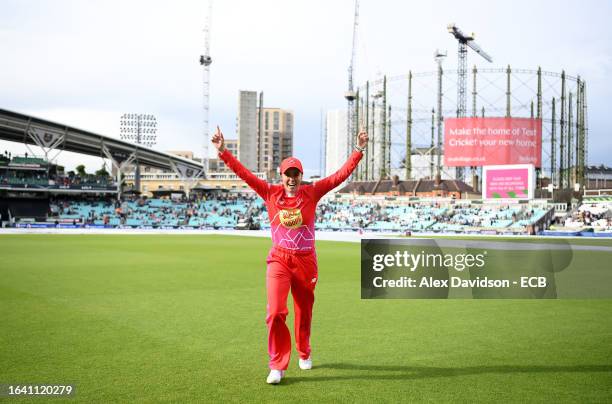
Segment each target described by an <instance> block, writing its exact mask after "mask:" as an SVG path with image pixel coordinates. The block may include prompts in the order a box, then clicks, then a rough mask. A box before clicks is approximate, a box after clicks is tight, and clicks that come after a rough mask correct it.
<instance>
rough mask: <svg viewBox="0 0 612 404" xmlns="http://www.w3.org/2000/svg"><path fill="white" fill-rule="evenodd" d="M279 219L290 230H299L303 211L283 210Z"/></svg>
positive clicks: (279, 214)
mask: <svg viewBox="0 0 612 404" xmlns="http://www.w3.org/2000/svg"><path fill="white" fill-rule="evenodd" d="M278 218H279V220H280V222H281V224H282V225H283V226H285V227H287V228H288V229H297V228H298V227H300V226H301V225H302V211H301V210H299V209H283V210H281V211H280V212H279V213H278Z"/></svg>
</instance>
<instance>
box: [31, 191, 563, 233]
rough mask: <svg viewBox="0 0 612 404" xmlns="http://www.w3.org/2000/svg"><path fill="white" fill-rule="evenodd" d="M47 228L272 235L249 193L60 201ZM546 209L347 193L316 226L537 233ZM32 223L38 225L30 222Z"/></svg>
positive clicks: (321, 209)
mask: <svg viewBox="0 0 612 404" xmlns="http://www.w3.org/2000/svg"><path fill="white" fill-rule="evenodd" d="M48 211H49V213H48V215H47V217H46V219H45V223H46V224H47V225H50V226H53V225H58V224H65V225H66V224H68V225H69V224H72V225H75V226H89V227H131V228H192V229H257V228H261V229H269V227H270V223H269V219H268V214H267V211H266V208H265V206H264V204H263V201H262V200H261V199H259V198H257V197H255V196H254V195H250V194H246V195H245V194H228V195H226V196H216V197H210V198H209V199H205V198H204V199H201V200H172V199H159V198H150V199H147V198H133V199H130V200H124V201H121V202H119V201H116V200H115V199H112V198H110V197H106V198H102V197H99V196H92V197H84V196H81V197H74V196H61V197H54V198H52V199H51V201H50V203H49V206H48ZM552 214H553V209H552V208H548V207H547V205H546V204H545V203H544V204H542V203H540V204H537V203H515V204H500V203H495V204H484V203H483V202H482V201H469V200H465V201H455V200H454V199H444V200H440V199H431V200H421V199H417V200H415V198H388V197H372V196H370V197H365V196H357V197H355V196H351V195H343V196H339V197H334V196H332V197H328V198H325V199H324V200H322V201H321V203H320V204H319V206H318V210H317V217H318V221H317V222H316V228H317V229H319V230H331V231H374V232H394V233H407V232H411V233H412V232H432V233H479V232H483V231H486V232H488V233H489V234H491V233H496V234H497V233H500V234H533V233H535V232H537V231H539V230H540V229H544V228H546V227H548V225H549V224H550V222H551V221H552ZM28 224H30V225H31V222H28Z"/></svg>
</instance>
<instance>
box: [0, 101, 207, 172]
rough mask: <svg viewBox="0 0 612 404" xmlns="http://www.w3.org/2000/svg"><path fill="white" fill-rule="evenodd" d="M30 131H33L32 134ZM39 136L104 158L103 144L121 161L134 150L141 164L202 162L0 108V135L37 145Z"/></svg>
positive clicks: (187, 166) (190, 165) (163, 165)
mask: <svg viewBox="0 0 612 404" xmlns="http://www.w3.org/2000/svg"><path fill="white" fill-rule="evenodd" d="M31 134H35V135H34V136H32V135H31ZM36 136H40V139H39V141H43V138H44V139H46V140H50V141H52V140H55V139H57V142H56V143H57V145H55V147H54V148H55V149H58V150H65V151H69V152H75V153H81V154H88V155H90V156H98V157H102V158H107V156H106V155H105V153H104V151H103V150H104V148H106V150H107V151H108V152H110V154H111V155H112V156H113V157H114V158H115V160H117V161H123V160H125V159H127V158H128V156H129V155H131V154H132V153H134V152H135V153H136V157H137V159H138V162H139V163H140V164H142V165H147V166H151V167H157V168H161V169H164V170H172V164H171V163H174V164H178V165H181V166H182V167H184V168H185V169H191V170H197V171H199V170H201V169H202V167H203V166H202V165H201V164H199V163H198V162H195V161H193V160H188V159H185V158H182V157H178V156H175V155H172V154H168V153H163V152H160V151H157V150H153V149H150V148H148V147H144V146H141V145H137V144H134V143H130V142H126V141H123V140H119V139H116V138H113V137H108V136H104V135H100V134H97V133H93V132H89V131H86V130H82V129H78V128H75V127H72V126H68V125H65V124H60V123H56V122H52V121H48V120H46V119H41V118H37V117H34V116H30V115H25V114H21V113H18V112H13V111H8V110H5V109H1V108H0V139H1V140H8V141H11V142H19V143H25V144H30V145H35V146H36V145H38V144H37V142H36V141H35V140H34V138H35V137H36Z"/></svg>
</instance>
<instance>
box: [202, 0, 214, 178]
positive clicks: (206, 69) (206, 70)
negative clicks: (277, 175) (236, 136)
mask: <svg viewBox="0 0 612 404" xmlns="http://www.w3.org/2000/svg"><path fill="white" fill-rule="evenodd" d="M211 13H212V0H209V1H208V10H207V13H206V17H205V19H204V54H203V55H200V65H201V66H202V67H203V76H202V79H203V80H202V84H203V89H202V90H203V92H202V96H203V101H204V102H203V109H204V111H203V112H204V113H203V117H202V119H203V122H202V123H203V126H204V128H203V131H204V156H202V165H203V166H204V175H206V173H208V143H209V142H210V140H209V138H210V134H209V133H208V115H209V108H210V64H211V63H212V58H211V57H210V19H211Z"/></svg>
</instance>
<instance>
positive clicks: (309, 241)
mask: <svg viewBox="0 0 612 404" xmlns="http://www.w3.org/2000/svg"><path fill="white" fill-rule="evenodd" d="M362 156H363V153H361V152H359V151H354V152H353V153H352V154H351V155H350V157H349V158H348V160H347V161H346V162H345V163H344V165H343V166H342V167H341V168H340V169H339V170H338V171H336V172H335V173H334V174H332V175H330V176H329V177H325V178H322V179H320V180H318V181H316V182H315V183H313V184H308V185H300V187H299V188H298V192H297V194H296V196H294V197H288V196H286V195H285V190H284V188H283V185H282V184H270V183H268V182H267V181H264V180H262V179H260V178H257V177H256V176H255V175H254V174H253V173H252V172H250V171H249V170H248V169H247V168H246V167H245V166H243V165H242V163H240V161H238V160H237V159H236V158H235V157H234V156H233V155H232V154H231V153H230V152H229V151H228V150H227V149H225V150H224V151H223V153H221V154H219V157H221V159H222V160H223V162H225V164H226V165H227V166H228V167H229V168H230V169H231V170H232V171H234V172H235V173H236V175H238V176H239V177H240V178H242V179H243V180H244V182H246V183H247V184H248V185H249V187H251V188H252V189H253V190H254V191H255V192H257V194H258V195H259V196H260V197H262V198H263V200H264V201H265V203H266V208H267V209H268V216H269V218H270V227H271V229H270V230H271V231H272V244H273V245H274V246H275V247H280V248H282V249H286V250H291V251H295V252H309V251H314V248H315V219H316V218H315V213H316V209H317V203H318V202H319V200H320V199H321V198H322V197H323V196H324V195H325V194H326V193H328V192H329V191H331V190H332V189H334V188H336V187H337V186H338V185H340V184H342V182H344V180H346V179H347V178H348V177H349V175H351V173H352V172H353V170H354V169H355V167H357V164H359V161H360V160H361V158H362Z"/></svg>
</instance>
